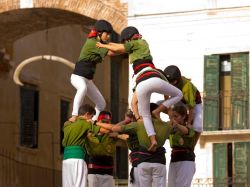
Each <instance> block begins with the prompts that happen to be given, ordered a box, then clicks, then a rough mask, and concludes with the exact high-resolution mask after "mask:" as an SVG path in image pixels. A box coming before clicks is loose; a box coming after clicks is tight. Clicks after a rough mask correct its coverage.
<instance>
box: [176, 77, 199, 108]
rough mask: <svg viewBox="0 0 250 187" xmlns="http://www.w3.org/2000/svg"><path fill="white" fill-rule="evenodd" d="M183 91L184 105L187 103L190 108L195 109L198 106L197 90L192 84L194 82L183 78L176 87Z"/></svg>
mask: <svg viewBox="0 0 250 187" xmlns="http://www.w3.org/2000/svg"><path fill="white" fill-rule="evenodd" d="M176 87H177V88H179V89H180V90H181V91H182V94H183V100H184V101H183V103H185V104H186V105H187V106H188V107H194V106H195V105H196V102H195V99H196V92H197V88H196V87H195V86H194V85H193V84H192V82H191V81H190V80H189V79H187V78H185V77H182V80H181V81H180V82H179V83H178V84H177V85H176Z"/></svg>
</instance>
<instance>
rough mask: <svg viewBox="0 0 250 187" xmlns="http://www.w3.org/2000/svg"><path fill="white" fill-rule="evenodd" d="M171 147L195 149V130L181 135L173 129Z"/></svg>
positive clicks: (190, 129)
mask: <svg viewBox="0 0 250 187" xmlns="http://www.w3.org/2000/svg"><path fill="white" fill-rule="evenodd" d="M169 143H170V147H172V148H173V147H183V148H193V147H194V145H195V132H194V129H193V128H189V129H188V134H185V135H183V134H181V132H179V131H175V129H174V128H173V129H172V130H171V133H170V135H169Z"/></svg>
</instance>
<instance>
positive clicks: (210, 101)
mask: <svg viewBox="0 0 250 187" xmlns="http://www.w3.org/2000/svg"><path fill="white" fill-rule="evenodd" d="M249 23H250V3H249V2H248V1H245V0H243V1H233V0H229V1H223V0H202V1H196V0H191V1H175V2H173V1H165V0H158V1H156V2H155V3H154V4H149V3H148V2H147V1H146V0H138V1H132V0H128V25H133V26H136V27H137V28H138V29H139V31H140V32H141V34H142V36H143V38H145V39H146V40H147V41H148V43H149V45H150V49H151V52H152V55H153V58H154V60H153V61H154V63H155V65H156V66H157V67H158V68H162V69H164V68H165V67H166V66H168V65H172V64H174V65H177V66H178V67H179V68H180V70H181V72H182V73H183V75H184V76H185V77H187V78H191V80H192V82H193V83H194V84H195V85H196V86H197V87H198V89H199V91H200V92H201V93H202V97H203V108H204V113H203V119H204V120H203V128H204V132H203V133H202V135H201V138H200V141H199V143H198V145H197V146H196V148H195V153H196V174H195V176H194V180H193V186H218V187H222V186H225V187H229V186H244V187H247V186H250V169H249V168H250V159H249V158H250V152H249V144H250V143H249V141H250V138H249V137H250V136H249V134H250V131H249V49H250V44H249V41H250V27H248V25H249ZM130 72H131V71H130ZM158 99H161V96H159V95H155V96H154V97H153V98H152V100H154V101H157V100H158ZM166 147H168V145H166ZM168 148H169V147H168ZM168 148H167V149H168ZM168 152H170V150H169V149H168ZM167 157H168V158H169V153H168V154H167Z"/></svg>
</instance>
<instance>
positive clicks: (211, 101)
mask: <svg viewBox="0 0 250 187" xmlns="http://www.w3.org/2000/svg"><path fill="white" fill-rule="evenodd" d="M248 56H249V54H248V53H233V54H225V55H210V56H205V61H204V62H205V64H204V115H203V116H204V117H203V119H204V121H203V124H204V129H205V130H207V131H213V130H233V129H248V128H249V120H248V112H249V109H248V104H249V99H248V97H249V96H248V95H249V90H248V89H249V88H248V87H249V80H248V71H249V69H248V67H249V65H248V61H249V57H248Z"/></svg>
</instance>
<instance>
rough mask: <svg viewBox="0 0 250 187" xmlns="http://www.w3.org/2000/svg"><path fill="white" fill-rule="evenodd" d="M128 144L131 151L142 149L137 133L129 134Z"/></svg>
mask: <svg viewBox="0 0 250 187" xmlns="http://www.w3.org/2000/svg"><path fill="white" fill-rule="evenodd" d="M126 142H127V145H128V148H129V150H130V151H135V150H138V149H139V147H140V144H139V141H138V137H137V134H136V133H135V132H134V133H130V134H129V138H128V139H127V141H126Z"/></svg>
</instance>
